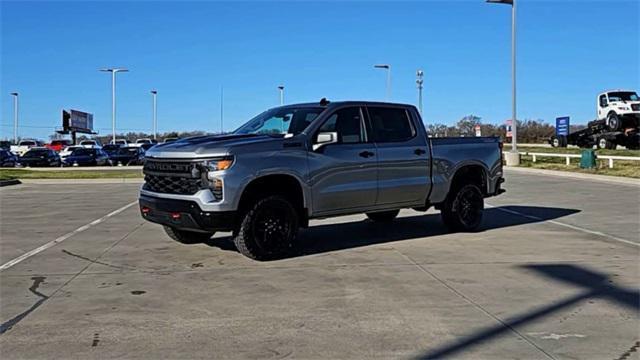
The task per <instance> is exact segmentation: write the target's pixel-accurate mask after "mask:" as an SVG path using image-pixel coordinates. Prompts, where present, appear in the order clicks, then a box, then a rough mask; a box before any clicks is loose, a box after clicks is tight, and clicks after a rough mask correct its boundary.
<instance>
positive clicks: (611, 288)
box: [415, 264, 640, 359]
mask: <svg viewBox="0 0 640 360" xmlns="http://www.w3.org/2000/svg"><path fill="white" fill-rule="evenodd" d="M519 268H520V269H522V270H524V271H526V272H529V273H532V274H533V275H537V276H540V277H543V278H545V279H550V280H553V281H555V282H558V283H562V284H565V285H567V286H569V287H571V288H574V289H577V290H579V291H578V292H577V293H576V294H574V295H573V296H570V297H566V298H564V299H560V300H557V301H555V302H553V303H550V304H547V305H543V306H540V307H536V308H534V309H531V310H529V311H526V312H524V313H521V314H517V315H515V316H511V317H509V318H507V319H505V320H502V319H499V318H497V317H494V318H495V320H496V321H497V323H496V325H494V326H490V327H486V328H483V329H479V330H476V331H475V332H472V333H471V334H469V335H468V336H465V337H462V338H460V339H458V340H455V341H452V342H450V343H446V344H444V345H442V346H440V347H436V348H434V349H431V350H429V351H426V352H424V353H422V354H420V355H418V356H416V357H415V359H442V358H456V357H458V356H459V355H460V353H461V352H463V351H468V350H470V349H471V348H472V347H476V346H478V345H481V344H484V343H486V342H489V341H491V340H494V339H497V338H498V337H500V336H503V335H505V334H508V333H512V335H515V336H517V337H518V338H520V339H523V340H525V341H527V342H528V343H529V344H530V345H532V346H533V347H535V348H537V350H539V351H540V352H541V353H544V355H543V354H540V355H541V356H540V357H541V358H543V357H546V358H554V357H553V355H552V354H549V353H547V351H545V349H543V348H542V347H540V346H539V345H538V344H536V343H535V342H534V341H533V340H532V339H530V338H529V337H528V336H525V335H523V334H522V333H521V332H520V331H519V328H522V327H523V326H525V325H530V324H533V323H536V322H538V321H540V320H542V318H544V317H547V316H551V315H553V314H554V313H556V312H559V311H565V310H567V308H569V307H572V306H577V305H579V304H580V303H582V302H584V301H587V300H593V299H599V300H604V301H606V302H610V303H612V304H614V305H617V306H620V307H624V308H627V309H629V310H631V311H634V312H640V292H639V291H638V290H635V289H629V288H626V287H623V286H619V285H616V284H615V282H614V281H613V280H611V279H610V277H609V276H608V275H606V274H603V273H600V272H597V271H595V270H592V269H589V268H587V267H584V266H579V265H573V264H530V265H523V266H520V267H519ZM639 347H640V341H636V342H635V343H634V344H633V345H632V346H631V348H630V349H628V350H626V351H625V352H622V351H621V354H615V356H616V357H615V359H626V358H627V357H629V356H630V355H631V354H632V353H633V352H636V351H637V349H638V348H639ZM565 355H568V354H565ZM618 355H619V356H618ZM613 356H614V354H612V358H613Z"/></svg>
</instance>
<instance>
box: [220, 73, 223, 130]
mask: <svg viewBox="0 0 640 360" xmlns="http://www.w3.org/2000/svg"><path fill="white" fill-rule="evenodd" d="M222 134H224V85H221V86H220V135H222Z"/></svg>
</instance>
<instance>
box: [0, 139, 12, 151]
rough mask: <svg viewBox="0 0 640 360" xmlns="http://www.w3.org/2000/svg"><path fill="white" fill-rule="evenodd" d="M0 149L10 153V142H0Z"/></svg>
mask: <svg viewBox="0 0 640 360" xmlns="http://www.w3.org/2000/svg"><path fill="white" fill-rule="evenodd" d="M0 149H3V150H7V151H11V141H7V140H0Z"/></svg>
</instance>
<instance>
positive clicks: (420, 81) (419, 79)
mask: <svg viewBox="0 0 640 360" xmlns="http://www.w3.org/2000/svg"><path fill="white" fill-rule="evenodd" d="M423 77H424V72H423V71H422V70H418V71H416V84H417V85H418V110H420V115H422V84H423V82H424V80H423Z"/></svg>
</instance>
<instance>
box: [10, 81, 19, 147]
mask: <svg viewBox="0 0 640 360" xmlns="http://www.w3.org/2000/svg"><path fill="white" fill-rule="evenodd" d="M11 96H13V142H14V143H15V144H16V145H18V93H17V92H12V93H11Z"/></svg>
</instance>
